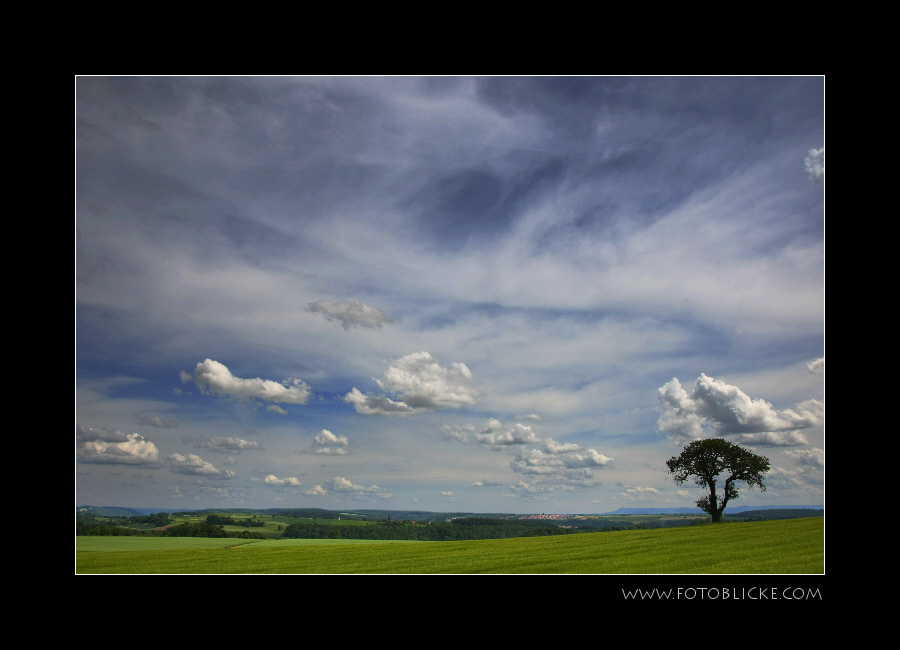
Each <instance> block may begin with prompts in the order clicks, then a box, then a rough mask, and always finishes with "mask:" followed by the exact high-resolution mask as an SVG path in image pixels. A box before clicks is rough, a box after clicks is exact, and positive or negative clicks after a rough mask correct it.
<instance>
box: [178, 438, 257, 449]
mask: <svg viewBox="0 0 900 650" xmlns="http://www.w3.org/2000/svg"><path fill="white" fill-rule="evenodd" d="M194 447H195V448H196V449H210V450H212V451H219V452H223V453H224V452H238V453H239V452H242V451H247V450H250V449H262V446H261V445H260V444H259V443H258V442H255V441H249V440H243V439H241V438H235V437H232V436H227V437H222V436H211V437H209V438H207V439H206V440H201V441H200V442H198V443H197V444H196V445H194Z"/></svg>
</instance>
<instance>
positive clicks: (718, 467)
mask: <svg viewBox="0 0 900 650" xmlns="http://www.w3.org/2000/svg"><path fill="white" fill-rule="evenodd" d="M666 465H667V466H668V467H669V474H674V475H675V477H674V479H675V482H676V483H678V485H681V484H682V483H683V482H684V481H686V480H687V479H688V477H690V476H694V477H696V478H695V482H696V483H697V485H699V486H700V487H702V488H708V489H709V494H708V495H707V496H705V497H703V498H702V499H700V500H698V501H697V507H698V508H700V509H701V510H703V511H704V512H706V513H707V514H709V516H710V517H712V520H713V523H716V522H718V521H721V519H722V511H723V510H725V506H726V505H728V502H729V501H731V500H732V499H737V498H738V491H737V487H735V485H734V482H735V481H744V482H746V483H747V485H749V486H750V487H751V488H752V487H753V486H754V485H755V486H757V487H759V489H760V490H762V491H763V492H765V490H766V486H765V485H764V484H763V477H764V476H765V473H766V472H768V471H769V459H768V458H766V457H765V456H757V455H756V454H754V453H752V452H750V451H748V450H747V449H744V448H743V447H741V446H739V445H735V444H732V443H730V442H728V441H727V440H723V439H722V438H710V439H708V440H695V441H694V442H692V443H690V444H689V445H688V446H687V447H685V448H684V451H682V452H681V454H680V455H679V456H673V457H672V458H670V459H669V460H667V461H666ZM720 474H722V475H723V476H725V477H726V478H725V489H724V494H723V495H722V496H720V495H718V494H716V482H717V481H718V478H719V475H720Z"/></svg>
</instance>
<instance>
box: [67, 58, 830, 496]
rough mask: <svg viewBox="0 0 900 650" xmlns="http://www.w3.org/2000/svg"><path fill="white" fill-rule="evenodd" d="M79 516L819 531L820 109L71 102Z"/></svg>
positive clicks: (667, 86)
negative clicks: (814, 527) (323, 513)
mask: <svg viewBox="0 0 900 650" xmlns="http://www.w3.org/2000/svg"><path fill="white" fill-rule="evenodd" d="M75 96H76V111H75V113H76V115H75V118H76V128H75V131H76V218H75V228H76V239H75V246H76V265H75V279H76V281H75V298H76V300H75V303H76V304H75V356H76V359H75V375H76V386H75V389H76V408H75V421H76V465H75V470H76V478H75V482H76V485H75V487H76V504H78V505H98V506H99V505H115V506H132V507H151V508H153V507H159V508H179V509H197V508H209V507H245V506H246V507H255V508H269V507H321V508H333V509H341V508H383V509H421V510H436V511H473V512H523V513H524V512H551V511H552V512H606V511H609V510H613V509H616V508H619V507H621V506H627V507H653V508H655V507H689V506H692V505H693V503H694V501H695V500H696V499H697V498H699V497H700V496H702V494H701V491H700V488H697V487H695V486H693V485H688V484H684V485H682V486H678V485H676V484H675V483H674V482H673V481H672V480H671V477H670V476H669V475H668V474H667V473H666V467H665V461H666V460H667V459H668V458H670V457H671V456H673V455H676V454H677V453H678V452H679V451H680V449H681V448H682V447H683V446H684V445H685V444H686V443H687V442H690V441H691V440H695V439H698V438H705V437H716V436H719V437H725V438H727V439H729V440H731V441H733V442H736V443H738V444H742V445H744V446H746V447H749V448H750V449H752V450H753V451H754V452H756V453H759V454H763V455H765V456H767V457H769V459H770V461H771V465H772V471H771V472H770V473H769V479H768V480H767V486H768V489H767V490H766V491H765V492H759V491H750V490H742V491H741V498H740V500H739V501H737V502H736V505H770V506H778V505H817V504H822V503H824V448H825V435H824V394H825V381H824V356H825V348H824V346H825V312H824V309H825V289H824V284H825V278H824V271H825V267H824V234H825V233H824V231H825V227H824V226H825V214H824V211H825V205H824V204H825V197H824V146H825V133H824V130H825V125H824V113H825V107H824V79H823V78H822V77H425V78H421V77H379V78H376V77H267V76H261V77H90V76H83V77H78V78H76V87H75Z"/></svg>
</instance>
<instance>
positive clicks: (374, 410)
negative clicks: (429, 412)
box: [344, 388, 418, 416]
mask: <svg viewBox="0 0 900 650" xmlns="http://www.w3.org/2000/svg"><path fill="white" fill-rule="evenodd" d="M344 401H345V402H347V403H349V404H353V406H354V407H355V408H356V412H357V413H362V414H363V415H401V416H402V415H412V414H413V413H417V412H418V411H417V410H416V409H414V408H412V407H410V406H408V405H407V404H404V403H403V402H395V401H394V400H392V399H390V398H389V397H385V396H384V395H374V394H372V393H366V394H365V395H363V394H362V393H361V392H360V391H359V389H357V388H353V389H352V390H351V391H350V392H349V393H347V394H346V395H345V396H344Z"/></svg>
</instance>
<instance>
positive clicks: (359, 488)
mask: <svg viewBox="0 0 900 650" xmlns="http://www.w3.org/2000/svg"><path fill="white" fill-rule="evenodd" d="M325 486H326V487H327V488H328V489H329V490H331V491H332V492H340V493H343V494H353V495H366V494H375V495H377V496H380V497H390V496H391V495H390V494H389V493H387V492H385V491H384V490H382V489H381V488H380V487H378V486H377V485H370V486H369V487H365V486H363V485H355V484H354V483H353V482H352V481H350V480H349V479H346V478H344V477H343V476H335V477H334V478H333V479H331V480H330V481H326V482H325Z"/></svg>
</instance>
